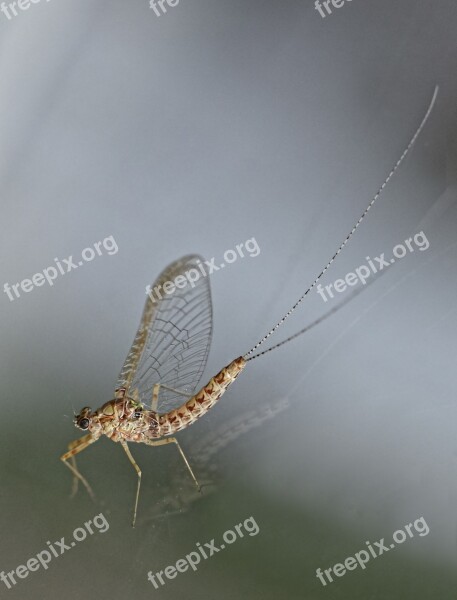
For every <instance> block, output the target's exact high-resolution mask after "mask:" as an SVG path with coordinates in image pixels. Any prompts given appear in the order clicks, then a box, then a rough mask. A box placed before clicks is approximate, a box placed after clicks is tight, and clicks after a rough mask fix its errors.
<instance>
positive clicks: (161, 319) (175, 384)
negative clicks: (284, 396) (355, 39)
mask: <svg viewBox="0 0 457 600" xmlns="http://www.w3.org/2000/svg"><path fill="white" fill-rule="evenodd" d="M437 91H438V88H436V89H435V92H434V95H433V98H432V101H431V103H430V106H429V108H428V110H427V113H426V115H425V117H424V118H423V120H422V122H421V124H420V126H419V127H418V129H417V130H416V132H415V134H414V136H413V137H412V139H411V141H410V143H409V144H408V146H407V147H406V149H405V150H404V152H403V154H402V155H401V157H400V159H399V160H398V161H397V163H396V164H395V166H394V168H393V169H392V171H391V172H390V173H389V175H388V177H387V179H386V180H385V182H384V183H383V185H382V186H381V188H380V190H379V191H378V193H377V194H376V195H375V196H374V198H373V199H372V200H371V202H370V204H369V205H368V207H367V208H366V209H365V211H364V212H363V214H362V216H361V217H360V218H359V220H358V221H357V223H356V224H355V226H354V227H353V228H352V230H351V231H350V233H349V235H348V236H347V237H346V238H345V240H344V241H343V243H342V244H341V245H340V247H339V248H338V250H337V251H336V252H335V254H334V255H333V257H332V258H331V259H330V261H329V262H328V263H327V265H326V266H325V268H324V269H323V270H322V271H321V272H320V274H319V275H318V276H317V278H316V279H315V280H314V282H313V283H312V285H311V286H310V287H309V288H308V289H307V290H306V292H305V293H304V294H303V295H302V296H301V298H299V300H298V301H297V302H296V303H295V304H294V305H293V306H292V308H291V309H290V310H289V311H288V312H287V313H286V315H285V316H284V317H283V318H282V319H281V320H280V321H279V322H278V323H277V324H276V325H275V326H274V327H273V328H272V329H271V330H270V331H269V332H268V333H267V334H266V335H265V336H264V337H263V338H262V339H261V340H260V341H259V342H258V343H257V344H256V345H255V346H254V347H253V348H252V349H251V350H250V351H249V352H247V353H246V354H245V355H244V356H240V357H238V358H236V359H235V360H233V361H232V362H231V363H230V364H229V365H228V366H226V367H224V368H223V369H222V370H221V371H220V372H219V373H218V374H217V375H215V376H214V377H213V378H212V379H210V381H209V382H208V383H207V384H206V385H205V386H204V387H202V388H201V389H200V391H199V392H197V393H195V391H196V388H197V385H198V382H199V379H200V376H201V374H202V373H203V370H204V368H205V365H206V361H207V358H208V353H209V346H210V341H211V332H212V307H211V294H210V288H209V282H208V280H207V279H206V278H205V277H200V278H199V279H198V280H197V282H193V285H192V287H189V286H188V285H185V284H184V286H183V285H182V283H183V281H185V278H184V277H183V275H184V274H185V273H186V272H188V271H189V270H190V269H192V268H193V269H195V268H196V267H197V266H199V263H200V261H201V259H200V258H199V257H198V256H196V255H190V256H185V257H184V258H182V259H180V260H178V261H175V262H174V263H172V264H171V265H169V266H168V267H167V268H166V269H165V270H164V271H163V272H162V273H161V274H160V276H159V277H158V279H157V280H156V281H155V283H154V286H153V287H156V286H160V287H164V285H165V284H166V283H167V282H176V285H174V286H173V288H174V291H173V293H171V294H167V295H166V296H164V297H162V298H161V299H160V301H155V300H152V298H150V297H149V298H148V299H147V301H146V305H145V307H144V311H143V316H142V319H141V322H140V326H139V328H138V331H137V334H136V336H135V339H134V341H133V344H132V347H131V348H130V351H129V353H128V355H127V358H126V360H125V363H124V366H123V368H122V370H121V373H120V375H119V379H118V382H117V385H116V389H115V392H114V399H113V400H110V401H109V402H106V403H105V404H104V405H103V406H102V407H101V408H99V409H98V410H96V411H92V410H91V409H90V408H89V407H85V408H83V409H82V410H81V411H80V413H79V415H76V416H75V419H74V422H75V425H76V427H78V428H79V429H82V430H83V431H87V432H88V433H87V434H86V435H85V436H84V437H82V438H81V439H79V440H76V441H74V442H71V443H70V444H69V448H68V452H66V453H65V454H64V455H63V456H62V457H61V459H62V460H63V462H64V463H65V464H66V465H67V467H68V468H69V469H70V470H71V471H72V473H73V475H74V481H73V491H74V492H75V491H76V489H77V485H78V481H81V482H82V483H83V484H84V486H85V488H86V489H87V491H88V492H89V494H90V495H91V496H92V495H93V494H92V490H91V488H90V486H89V484H88V483H87V481H86V479H85V478H84V477H83V476H82V475H81V473H80V472H79V471H78V469H77V467H76V460H75V455H76V454H78V453H79V452H81V451H82V450H84V449H85V448H87V447H88V446H89V445H90V444H92V443H94V442H96V441H97V440H98V439H99V438H100V437H101V436H102V435H106V436H107V437H109V438H110V439H111V440H113V441H114V442H120V444H121V445H122V447H123V448H124V450H125V452H126V454H127V456H128V458H129V460H130V462H131V463H132V465H133V466H134V468H135V470H136V472H137V474H138V484H137V492H136V499H135V507H134V514H133V524H135V520H136V513H137V506H138V498H139V493H140V484H141V471H140V468H139V467H138V465H137V464H136V462H135V460H134V458H133V456H132V455H131V453H130V449H129V447H128V445H127V443H128V442H137V443H143V444H147V445H148V446H160V445H163V444H169V443H174V444H176V446H177V448H178V450H179V452H180V454H181V456H182V458H183V460H184V462H185V464H186V467H187V469H188V471H189V473H190V475H191V477H192V479H193V480H194V482H195V484H196V485H197V488H199V484H198V482H197V479H196V477H195V475H194V473H193V471H192V469H191V467H190V465H189V463H188V461H187V459H186V457H185V455H184V452H183V451H182V449H181V446H180V445H179V443H178V441H177V439H176V438H175V437H173V434H175V433H176V432H178V431H180V430H181V429H184V428H185V427H187V426H189V425H191V424H192V423H193V422H194V421H196V420H197V419H198V418H200V417H201V416H203V415H204V414H205V413H207V412H208V410H209V409H210V408H212V407H213V406H214V405H215V404H216V402H217V401H218V400H219V398H220V397H221V396H222V394H223V393H224V392H225V391H226V389H227V388H228V387H229V385H230V384H231V383H232V382H233V381H234V380H235V379H236V377H237V376H238V375H239V374H240V373H241V371H242V370H243V369H244V367H245V366H246V363H247V361H249V360H253V359H254V358H257V357H258V356H261V355H262V354H265V353H266V352H269V351H270V350H273V349H274V348H278V347H279V346H281V345H283V344H285V343H286V342H288V341H290V340H291V339H293V338H295V337H297V335H299V334H300V333H303V332H304V331H305V330H301V331H300V332H298V333H295V334H294V335H293V336H291V337H289V338H287V339H286V340H284V341H282V342H279V343H277V344H275V345H274V346H272V347H271V348H269V349H268V350H265V351H263V352H259V353H257V354H254V352H255V351H256V350H257V348H258V347H259V346H260V345H262V344H263V343H264V342H265V341H266V340H267V339H268V338H269V337H270V336H271V335H272V334H273V333H274V332H275V331H276V329H278V328H279V327H280V326H281V325H282V323H284V321H285V320H286V319H287V318H288V317H289V316H290V315H291V314H292V312H293V311H294V310H295V309H296V308H297V306H298V305H299V304H300V303H301V302H302V300H303V299H304V298H305V296H306V295H307V294H308V293H309V292H310V291H311V290H312V289H313V288H314V286H315V285H316V284H317V282H318V281H319V279H320V278H321V277H322V275H323V274H324V273H325V272H326V271H327V269H328V268H329V267H330V265H331V264H332V262H333V261H334V260H335V258H336V257H337V256H338V254H339V253H340V252H341V250H342V249H343V248H344V246H345V245H346V244H347V243H348V241H349V239H350V238H351V237H352V235H353V233H354V232H355V230H356V229H357V227H358V226H359V225H360V223H361V222H362V220H363V219H364V217H365V215H366V214H367V213H368V211H369V210H370V208H371V207H372V206H373V204H374V203H375V201H376V200H377V198H378V197H379V196H380V194H381V192H382V190H383V189H384V187H385V186H386V184H387V183H388V181H389V180H390V179H391V177H392V176H393V174H394V173H395V171H396V170H397V169H398V167H399V166H400V164H401V162H402V161H403V159H404V158H405V156H406V154H407V153H408V151H409V150H410V148H411V147H412V146H413V144H414V142H415V141H416V139H417V137H418V135H419V133H420V132H421V130H422V128H423V127H424V125H425V123H426V121H427V119H428V117H429V115H430V113H431V110H432V107H433V104H434V102H435V99H436V95H437ZM177 278H179V281H180V285H179V286H178V283H177V282H178V280H177ZM160 287H159V289H160ZM164 289H165V288H164ZM182 397H184V398H185V401H184V402H183V401H182Z"/></svg>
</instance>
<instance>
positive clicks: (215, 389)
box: [158, 356, 246, 437]
mask: <svg viewBox="0 0 457 600" xmlns="http://www.w3.org/2000/svg"><path fill="white" fill-rule="evenodd" d="M245 366H246V361H245V360H244V358H243V357H242V356H240V357H239V358H236V359H235V360H234V361H233V362H231V363H230V364H229V365H228V366H227V367H224V368H223V369H222V371H219V373H218V374H217V375H215V376H214V377H213V378H212V379H210V380H209V382H208V383H207V384H206V385H205V387H203V388H202V389H201V390H200V391H199V392H198V394H195V396H192V398H190V399H189V400H188V401H187V402H186V403H185V404H183V405H182V406H180V407H179V408H176V409H175V410H172V411H170V412H168V413H166V414H164V415H160V417H159V431H158V433H159V435H160V437H162V436H164V435H170V434H172V433H175V432H176V431H180V430H181V429H184V428H185V427H187V426H188V425H191V424H192V423H193V422H194V421H196V420H197V419H198V418H200V417H202V416H203V415H204V414H205V413H207V412H208V411H209V409H210V408H212V407H213V406H214V405H215V404H216V402H217V401H218V400H219V398H220V397H221V396H222V394H223V393H224V392H225V390H226V389H227V388H228V386H229V385H230V384H231V383H232V381H234V380H235V379H236V378H237V377H238V375H239V374H240V373H241V371H242V370H243V369H244V367H245Z"/></svg>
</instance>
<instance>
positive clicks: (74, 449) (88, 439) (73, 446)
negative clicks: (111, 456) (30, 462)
mask: <svg viewBox="0 0 457 600" xmlns="http://www.w3.org/2000/svg"><path fill="white" fill-rule="evenodd" d="M97 440H98V437H93V436H92V435H91V434H90V433H88V434H87V435H85V436H84V437H82V438H80V439H79V440H75V441H73V442H70V443H69V444H68V452H66V453H65V454H63V455H62V456H61V457H60V460H61V461H62V462H63V463H64V465H66V466H67V467H68V468H69V469H70V471H71V472H72V473H73V488H72V496H73V495H74V494H75V493H76V491H77V489H78V481H81V482H82V484H83V485H84V487H85V488H86V490H87V493H88V494H89V496H90V497H91V498H92V500H95V496H94V493H93V491H92V488H91V487H90V485H89V484H88V483H87V481H86V479H85V478H84V477H83V476H82V475H81V473H80V472H79V471H78V468H77V466H76V459H75V456H76V454H79V453H80V452H82V451H83V450H85V449H86V448H87V447H88V446H90V444H93V443H94V442H96V441H97ZM68 459H70V460H71V463H69V462H68Z"/></svg>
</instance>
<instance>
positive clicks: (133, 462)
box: [121, 441, 141, 527]
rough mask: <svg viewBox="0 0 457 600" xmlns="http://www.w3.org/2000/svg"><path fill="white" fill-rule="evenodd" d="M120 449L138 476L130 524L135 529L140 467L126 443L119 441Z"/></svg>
mask: <svg viewBox="0 0 457 600" xmlns="http://www.w3.org/2000/svg"><path fill="white" fill-rule="evenodd" d="M121 444H122V447H123V448H124V450H125V453H126V454H127V456H128V458H129V461H130V462H131V463H132V465H133V468H134V469H135V471H136V472H137V475H138V485H137V488H136V498H135V508H134V511H133V522H132V527H135V521H136V510H137V508H138V499H139V497H140V486H141V469H140V467H139V466H138V465H137V464H136V462H135V459H134V458H133V456H132V453H131V452H130V448H129V447H128V445H127V442H124V441H121Z"/></svg>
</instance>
